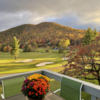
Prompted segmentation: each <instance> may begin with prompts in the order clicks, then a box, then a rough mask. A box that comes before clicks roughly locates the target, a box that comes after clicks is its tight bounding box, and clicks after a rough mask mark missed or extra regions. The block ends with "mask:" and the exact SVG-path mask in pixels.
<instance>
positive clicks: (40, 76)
mask: <svg viewBox="0 0 100 100" xmlns="http://www.w3.org/2000/svg"><path fill="white" fill-rule="evenodd" d="M39 78H44V79H45V80H47V81H50V79H49V78H48V77H47V76H44V75H42V74H33V75H31V76H29V77H28V79H29V80H32V79H39Z"/></svg>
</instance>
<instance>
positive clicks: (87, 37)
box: [83, 28, 97, 45]
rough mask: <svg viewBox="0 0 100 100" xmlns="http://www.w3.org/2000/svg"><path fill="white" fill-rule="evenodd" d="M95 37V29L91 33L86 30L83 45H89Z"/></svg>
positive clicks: (89, 29)
mask: <svg viewBox="0 0 100 100" xmlns="http://www.w3.org/2000/svg"><path fill="white" fill-rule="evenodd" d="M96 36H97V31H96V29H95V30H94V31H93V30H92V29H91V28H88V29H87V31H86V34H85V36H84V38H83V44H84V45H89V44H90V43H91V42H92V41H93V40H94V39H95V38H96Z"/></svg>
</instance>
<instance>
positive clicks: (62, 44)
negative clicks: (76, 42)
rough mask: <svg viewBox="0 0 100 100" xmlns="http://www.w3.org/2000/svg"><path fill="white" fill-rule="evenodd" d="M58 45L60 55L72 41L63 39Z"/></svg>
mask: <svg viewBox="0 0 100 100" xmlns="http://www.w3.org/2000/svg"><path fill="white" fill-rule="evenodd" d="M58 45H59V53H63V51H64V50H65V49H66V48H67V47H68V46H69V45H70V40H69V39H61V40H60V41H59V44H58Z"/></svg>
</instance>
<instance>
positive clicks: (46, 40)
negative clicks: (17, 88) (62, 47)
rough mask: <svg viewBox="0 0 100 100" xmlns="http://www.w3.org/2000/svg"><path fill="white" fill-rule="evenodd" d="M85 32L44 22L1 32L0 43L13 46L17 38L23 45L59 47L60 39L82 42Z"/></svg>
mask: <svg viewBox="0 0 100 100" xmlns="http://www.w3.org/2000/svg"><path fill="white" fill-rule="evenodd" d="M83 35H84V30H79V29H74V28H71V27H67V26H63V25H60V24H57V23H54V22H43V23H40V24H37V25H32V24H24V25H20V26H17V27H14V28H11V29H8V30H6V31H3V32H0V43H2V44H11V43H12V39H13V36H16V37H17V38H18V39H19V40H20V43H21V44H26V43H30V44H32V43H34V42H36V43H37V44H38V45H39V46H42V45H44V44H45V45H48V44H50V45H57V43H58V41H59V40H60V39H66V38H69V39H70V40H71V41H75V40H80V39H81V38H82V37H83Z"/></svg>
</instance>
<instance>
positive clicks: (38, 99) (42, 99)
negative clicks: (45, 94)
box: [26, 97, 44, 100]
mask: <svg viewBox="0 0 100 100" xmlns="http://www.w3.org/2000/svg"><path fill="white" fill-rule="evenodd" d="M26 100H44V98H28V97H26Z"/></svg>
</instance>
